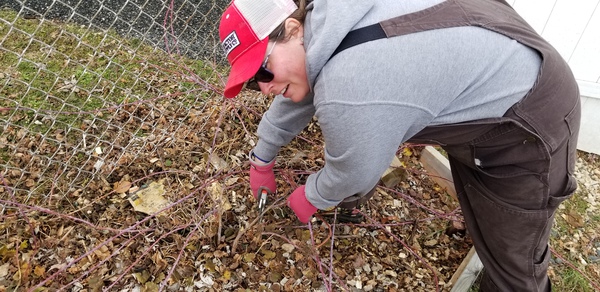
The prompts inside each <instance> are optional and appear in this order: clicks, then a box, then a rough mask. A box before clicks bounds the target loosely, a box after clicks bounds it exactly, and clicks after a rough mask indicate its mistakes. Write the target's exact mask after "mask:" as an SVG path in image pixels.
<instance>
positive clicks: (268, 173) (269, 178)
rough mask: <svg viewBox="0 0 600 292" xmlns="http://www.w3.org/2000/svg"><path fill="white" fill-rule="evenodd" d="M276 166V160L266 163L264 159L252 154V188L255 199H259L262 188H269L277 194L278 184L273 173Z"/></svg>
mask: <svg viewBox="0 0 600 292" xmlns="http://www.w3.org/2000/svg"><path fill="white" fill-rule="evenodd" d="M274 166H275V159H273V160H271V161H269V162H264V161H263V160H262V159H260V158H258V157H256V155H254V153H252V152H250V188H251V189H252V195H254V198H255V199H258V189H259V188H260V187H267V188H269V190H270V191H271V192H273V193H275V191H276V188H277V183H276V182H275V173H274V172H273V167H274Z"/></svg>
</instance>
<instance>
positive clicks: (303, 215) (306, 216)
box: [288, 185, 317, 224]
mask: <svg viewBox="0 0 600 292" xmlns="http://www.w3.org/2000/svg"><path fill="white" fill-rule="evenodd" d="M304 189H305V186H304V185H302V186H300V187H299V188H297V189H296V190H295V191H294V192H293V193H292V194H291V195H290V197H289V198H288V207H290V208H291V209H292V210H293V211H294V214H296V216H297V217H298V220H300V222H302V223H304V224H306V223H308V221H310V218H311V217H312V215H313V214H315V213H316V212H317V207H315V206H313V204H311V203H310V202H309V201H308V200H307V199H306V193H305V191H304Z"/></svg>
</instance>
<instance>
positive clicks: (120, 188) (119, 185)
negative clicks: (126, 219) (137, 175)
mask: <svg viewBox="0 0 600 292" xmlns="http://www.w3.org/2000/svg"><path fill="white" fill-rule="evenodd" d="M130 188H131V183H130V182H128V181H119V182H116V183H115V185H114V191H115V193H117V194H124V193H126V192H127V191H128V190H129V189H130Z"/></svg>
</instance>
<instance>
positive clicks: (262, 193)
mask: <svg viewBox="0 0 600 292" xmlns="http://www.w3.org/2000/svg"><path fill="white" fill-rule="evenodd" d="M272 194H273V192H272V191H271V190H270V189H269V188H267V187H264V186H262V187H260V188H258V211H259V212H260V214H262V213H263V212H264V211H265V208H266V207H267V198H268V197H269V195H272Z"/></svg>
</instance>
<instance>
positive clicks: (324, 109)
mask: <svg viewBox="0 0 600 292" xmlns="http://www.w3.org/2000/svg"><path fill="white" fill-rule="evenodd" d="M440 2H442V1H439V0H405V1H397V0H345V1H339V0H332V1H327V0H315V1H314V2H312V3H311V4H310V5H309V9H311V11H310V12H309V14H308V16H307V18H306V21H305V24H304V46H305V49H306V67H307V69H306V70H307V76H308V79H309V83H310V87H311V93H310V96H307V97H306V99H305V100H304V101H303V102H301V103H293V102H291V101H290V100H288V99H285V98H283V97H281V96H278V97H276V98H275V100H274V101H273V103H272V104H271V106H270V108H269V110H268V111H267V112H266V113H265V114H264V116H263V118H262V120H261V122H260V124H259V127H258V136H259V141H258V143H257V145H256V147H255V149H254V152H255V153H256V155H257V156H259V157H261V158H266V159H272V158H274V157H275V156H276V155H277V152H278V151H279V149H280V147H282V146H284V145H286V144H287V143H289V142H290V141H291V140H292V139H293V138H294V137H295V136H296V135H297V134H298V133H300V131H301V130H302V129H304V127H306V125H307V124H308V122H309V121H310V120H311V119H312V117H313V116H315V117H316V118H317V120H318V122H319V125H320V127H321V130H322V133H323V137H324V139H325V166H324V167H323V168H322V169H321V170H319V171H318V172H316V173H314V174H311V175H310V176H309V177H308V179H307V181H306V197H307V199H308V200H309V201H310V202H311V203H312V204H313V205H314V206H315V207H317V208H319V209H326V208H329V207H332V206H335V205H337V204H338V203H339V202H341V201H342V200H343V199H344V198H346V197H349V196H351V195H354V194H365V193H366V192H368V191H370V190H371V189H372V188H373V186H374V185H375V184H376V183H377V181H378V180H379V178H380V177H381V175H382V174H383V172H384V171H385V170H386V168H387V167H388V166H389V165H390V162H391V160H392V158H393V156H394V155H395V153H396V151H397V150H398V147H399V146H400V144H402V143H403V142H405V141H406V140H408V139H409V138H410V137H412V136H413V135H415V134H416V133H418V132H419V131H420V130H422V129H423V128H425V127H427V126H429V125H439V124H450V123H459V122H465V121H471V120H478V119H483V118H490V117H500V116H502V115H503V114H504V113H505V112H506V110H507V109H508V108H510V107H511V106H512V105H513V104H515V103H516V102H518V101H519V100H521V99H522V98H523V97H524V96H525V94H526V93H527V91H528V90H529V89H530V88H531V87H532V86H533V84H534V82H535V80H536V77H537V75H538V71H539V67H540V64H541V59H540V57H539V56H538V54H537V53H536V52H535V51H534V50H532V49H530V48H528V47H525V46H523V45H521V44H519V43H517V42H516V41H514V40H512V39H510V38H507V37H505V36H502V35H500V34H497V33H494V32H492V31H489V30H486V29H483V28H478V27H457V28H443V29H437V30H430V31H425V32H420V33H414V34H409V35H404V36H398V37H392V38H388V39H381V40H376V41H371V42H368V43H363V44H360V45H357V46H355V47H352V48H349V49H346V50H344V51H342V52H341V53H339V54H337V55H336V56H335V57H333V58H331V59H330V57H331V54H332V53H333V51H334V50H335V49H336V48H337V46H338V45H339V43H340V42H341V41H342V39H343V38H344V37H345V36H346V34H347V33H348V32H349V31H351V30H353V29H357V28H360V27H364V26H367V25H370V24H373V23H377V22H379V21H382V20H385V19H388V18H392V17H395V16H399V15H404V14H407V13H411V12H415V11H419V10H422V9H425V8H428V7H431V6H433V5H435V4H438V3H440Z"/></svg>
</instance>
